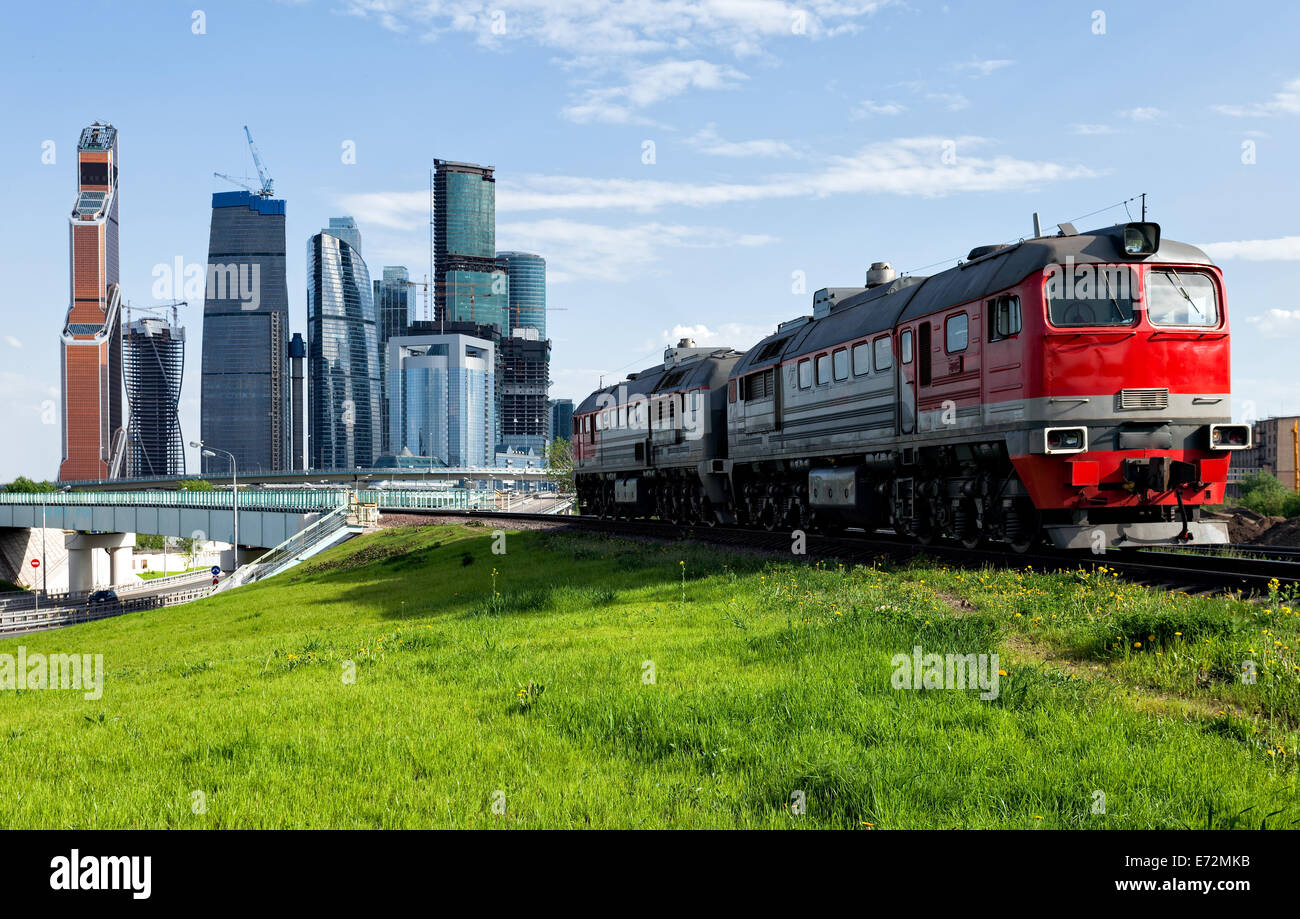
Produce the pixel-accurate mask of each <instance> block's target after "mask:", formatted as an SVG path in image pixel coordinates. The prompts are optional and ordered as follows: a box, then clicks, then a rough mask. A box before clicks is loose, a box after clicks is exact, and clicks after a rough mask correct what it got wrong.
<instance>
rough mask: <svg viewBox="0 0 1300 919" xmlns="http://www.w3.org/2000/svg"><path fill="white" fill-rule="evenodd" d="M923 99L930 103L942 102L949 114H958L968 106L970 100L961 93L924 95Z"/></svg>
mask: <svg viewBox="0 0 1300 919" xmlns="http://www.w3.org/2000/svg"><path fill="white" fill-rule="evenodd" d="M925 98H927V99H929V100H930V101H931V102H942V103H943V104H944V106H945V107H946V108H947V109H948V111H950V112H960V111H961V110H962V109H964V108H966V107H967V106H968V105H970V100H969V99H967V98H966V97H965V96H963V95H962V94H961V93H926V94H925Z"/></svg>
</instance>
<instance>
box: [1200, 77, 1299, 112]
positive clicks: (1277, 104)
mask: <svg viewBox="0 0 1300 919" xmlns="http://www.w3.org/2000/svg"><path fill="white" fill-rule="evenodd" d="M1214 110H1215V111H1216V112H1218V113H1219V114H1221V115H1232V116H1233V117H1236V118H1269V117H1271V116H1273V115H1300V77H1297V78H1296V79H1294V80H1291V81H1290V82H1288V83H1286V84H1285V85H1284V86H1283V87H1282V91H1281V92H1276V93H1273V98H1272V99H1270V100H1269V101H1267V102H1254V103H1251V104H1249V105H1216V106H1214Z"/></svg>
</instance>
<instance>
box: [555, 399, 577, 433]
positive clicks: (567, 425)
mask: <svg viewBox="0 0 1300 919" xmlns="http://www.w3.org/2000/svg"><path fill="white" fill-rule="evenodd" d="M551 440H552V441H555V440H567V441H569V442H570V443H573V400H572V399H552V400H551Z"/></svg>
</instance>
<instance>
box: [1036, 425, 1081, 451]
mask: <svg viewBox="0 0 1300 919" xmlns="http://www.w3.org/2000/svg"><path fill="white" fill-rule="evenodd" d="M1043 443H1044V448H1045V450H1044V452H1046V453H1082V452H1084V451H1085V450H1087V449H1088V429H1087V428H1048V429H1047V430H1046V431H1044V432H1043Z"/></svg>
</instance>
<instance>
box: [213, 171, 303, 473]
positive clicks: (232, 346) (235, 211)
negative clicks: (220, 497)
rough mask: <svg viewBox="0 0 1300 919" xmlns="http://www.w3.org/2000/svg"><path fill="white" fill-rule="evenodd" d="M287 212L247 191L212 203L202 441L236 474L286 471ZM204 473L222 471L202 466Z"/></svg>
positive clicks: (218, 465) (220, 466)
mask: <svg viewBox="0 0 1300 919" xmlns="http://www.w3.org/2000/svg"><path fill="white" fill-rule="evenodd" d="M284 221H285V203H284V201H283V200H282V199H279V198H271V197H267V196H264V195H258V194H254V193H252V192H246V191H235V192H219V193H217V194H215V195H213V196H212V225H211V231H210V234H209V237H208V276H207V290H206V293H205V296H204V300H203V365H202V373H201V376H202V380H201V386H200V390H199V392H200V400H201V402H200V411H199V414H200V420H199V428H200V438H201V439H202V440H203V442H204V443H205V444H207V445H209V446H211V447H216V448H218V449H221V450H226V451H228V452H230V453H232V454H234V456H235V459H236V461H237V463H238V468H239V471H240V472H241V473H256V472H276V471H282V470H286V469H290V468H291V460H290V453H291V450H292V431H291V427H292V424H291V417H290V410H291V409H290V402H291V397H290V392H289V377H288V372H287V371H288V346H289V290H288V286H287V280H286V277H285V248H284V247H285V236H284V231H285V230H284ZM202 464H203V472H204V473H209V472H222V471H225V470H226V469H227V465H228V464H227V461H226V459H225V457H223V456H220V455H218V456H216V457H203V459H202Z"/></svg>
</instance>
